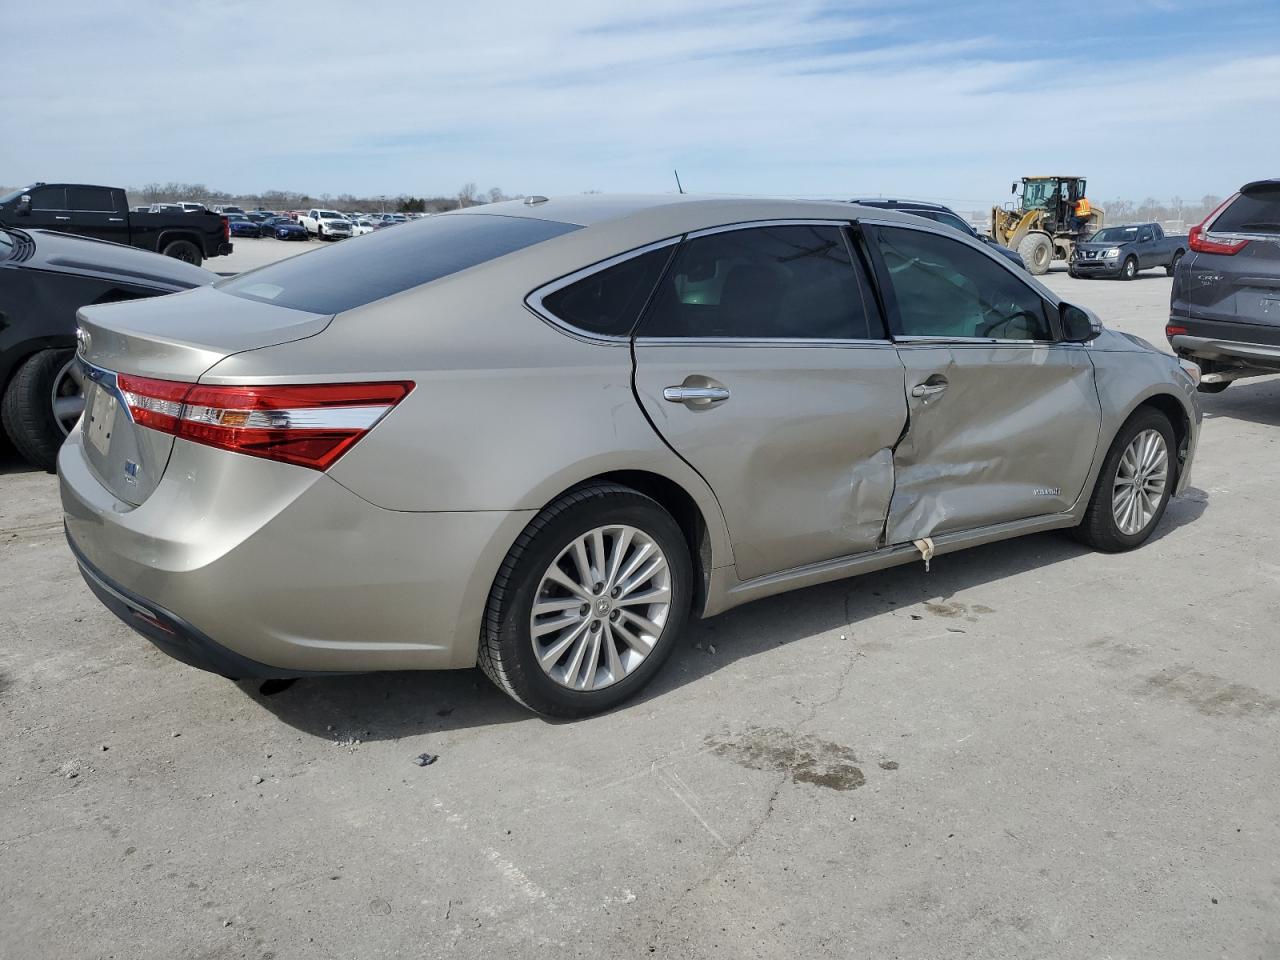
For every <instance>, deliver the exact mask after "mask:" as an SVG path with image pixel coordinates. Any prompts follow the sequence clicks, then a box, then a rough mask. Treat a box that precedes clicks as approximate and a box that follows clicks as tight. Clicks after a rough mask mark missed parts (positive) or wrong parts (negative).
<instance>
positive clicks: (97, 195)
mask: <svg viewBox="0 0 1280 960" xmlns="http://www.w3.org/2000/svg"><path fill="white" fill-rule="evenodd" d="M67 209H68V210H79V211H81V212H84V213H114V212H115V209H116V207H115V203H114V201H113V200H112V199H111V191H110V190H104V189H103V188H102V187H67ZM178 209H181V208H180V207H179V208H178Z"/></svg>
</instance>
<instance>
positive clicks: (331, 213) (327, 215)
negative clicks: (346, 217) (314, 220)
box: [316, 210, 343, 220]
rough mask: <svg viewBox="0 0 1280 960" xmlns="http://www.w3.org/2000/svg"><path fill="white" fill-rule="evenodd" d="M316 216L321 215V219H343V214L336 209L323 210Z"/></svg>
mask: <svg viewBox="0 0 1280 960" xmlns="http://www.w3.org/2000/svg"><path fill="white" fill-rule="evenodd" d="M316 216H317V217H319V218H320V219H321V220H341V219H343V216H342V214H340V213H338V212H337V211H335V210H321V211H320V212H319V213H317V214H316Z"/></svg>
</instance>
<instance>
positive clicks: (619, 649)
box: [529, 524, 671, 692]
mask: <svg viewBox="0 0 1280 960" xmlns="http://www.w3.org/2000/svg"><path fill="white" fill-rule="evenodd" d="M670 613H671V568H670V565H669V564H668V562H667V558H666V556H665V555H664V554H663V552H662V549H661V548H660V547H659V546H658V544H657V542H656V541H655V540H654V539H653V538H652V537H650V536H649V535H648V534H647V533H645V532H644V531H643V530H640V529H639V528H637V527H632V526H627V525H624V524H610V525H608V526H603V527H596V528H595V529H593V530H589V531H588V532H587V533H584V534H583V535H582V536H580V537H578V538H577V539H575V540H574V541H573V542H572V543H570V544H569V545H568V546H567V547H565V548H564V549H563V550H562V551H560V554H559V556H557V557H556V559H555V560H554V561H552V563H551V565H550V566H549V567H548V568H547V570H546V572H545V573H544V574H543V575H542V580H541V581H540V582H539V584H538V590H537V593H536V594H535V596H534V600H533V610H532V612H531V613H530V616H529V634H530V637H531V638H532V641H533V650H534V654H535V655H536V657H537V660H538V664H539V665H540V666H541V667H542V670H543V672H544V673H546V675H547V676H548V677H550V678H551V679H552V680H554V681H555V682H556V683H558V684H560V685H561V686H563V687H567V688H568V689H570V690H577V691H583V692H586V691H592V690H601V689H603V688H605V687H609V686H612V685H613V684H615V683H617V682H618V681H620V680H622V679H624V678H625V677H626V676H628V675H629V674H631V673H632V672H634V671H635V670H636V669H637V668H638V667H639V666H640V665H641V664H642V663H644V661H645V659H646V658H647V657H648V656H649V654H650V653H651V652H652V651H653V649H654V647H655V646H656V645H657V643H658V639H659V637H661V636H662V631H663V629H664V627H665V626H666V623H667V619H668V617H669V615H670Z"/></svg>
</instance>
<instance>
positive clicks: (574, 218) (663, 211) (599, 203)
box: [439, 193, 918, 235]
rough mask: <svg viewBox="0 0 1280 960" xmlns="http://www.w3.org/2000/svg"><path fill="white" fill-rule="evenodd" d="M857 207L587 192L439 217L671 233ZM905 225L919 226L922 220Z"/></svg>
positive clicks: (838, 215)
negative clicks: (631, 224)
mask: <svg viewBox="0 0 1280 960" xmlns="http://www.w3.org/2000/svg"><path fill="white" fill-rule="evenodd" d="M865 209H867V213H868V214H870V213H871V212H872V209H874V215H875V216H876V217H877V218H889V219H897V218H898V217H899V216H900V215H899V214H897V213H896V212H894V211H892V210H887V209H884V208H865ZM857 210H858V207H857V205H856V204H850V203H847V202H845V201H843V200H797V199H793V198H770V197H742V196H705V195H697V194H688V193H685V194H671V193H667V194H583V195H577V196H567V197H530V198H526V199H524V200H507V201H503V202H501V203H486V204H482V205H480V206H475V207H467V208H465V209H462V210H450V211H447V212H446V213H442V214H439V216H446V217H455V216H507V217H529V218H532V219H537V220H553V221H558V222H560V223H572V224H576V225H577V226H581V227H594V226H601V225H605V224H610V223H616V224H619V225H621V224H623V223H625V222H627V221H632V222H634V223H636V225H637V226H639V225H640V223H641V222H643V223H644V226H645V229H646V230H655V231H657V232H659V233H661V232H663V231H666V232H667V235H671V234H674V233H681V232H685V231H688V230H697V229H701V228H702V227H704V226H705V227H711V226H719V225H721V224H729V223H747V222H750V221H753V220H786V219H796V220H850V219H853V218H855V217H857V216H858V213H857ZM904 222H908V223H911V222H918V218H914V217H913V218H912V219H911V220H909V221H907V220H904Z"/></svg>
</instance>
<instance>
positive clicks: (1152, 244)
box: [1067, 223, 1187, 280]
mask: <svg viewBox="0 0 1280 960" xmlns="http://www.w3.org/2000/svg"><path fill="white" fill-rule="evenodd" d="M1186 252H1187V238H1186V237H1166V236H1165V235H1164V228H1163V227H1161V226H1160V224H1158V223H1130V224H1126V225H1125V226H1122V227H1104V228H1103V229H1101V230H1099V231H1098V232H1097V233H1095V234H1094V235H1093V236H1091V237H1090V238H1089V239H1088V240H1085V241H1084V242H1082V243H1077V244H1076V245H1075V249H1074V250H1073V251H1072V253H1071V260H1070V261H1069V262H1068V264H1067V271H1068V272H1069V273H1070V274H1071V276H1073V277H1120V278H1121V279H1124V280H1132V279H1133V278H1134V277H1136V276H1137V275H1138V272H1139V271H1140V270H1146V269H1147V268H1149V267H1164V272H1165V274H1166V275H1167V276H1170V277H1172V276H1173V271H1174V270H1175V269H1177V266H1178V261H1179V260H1181V259H1182V257H1183V255H1184V254H1185V253H1186Z"/></svg>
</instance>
